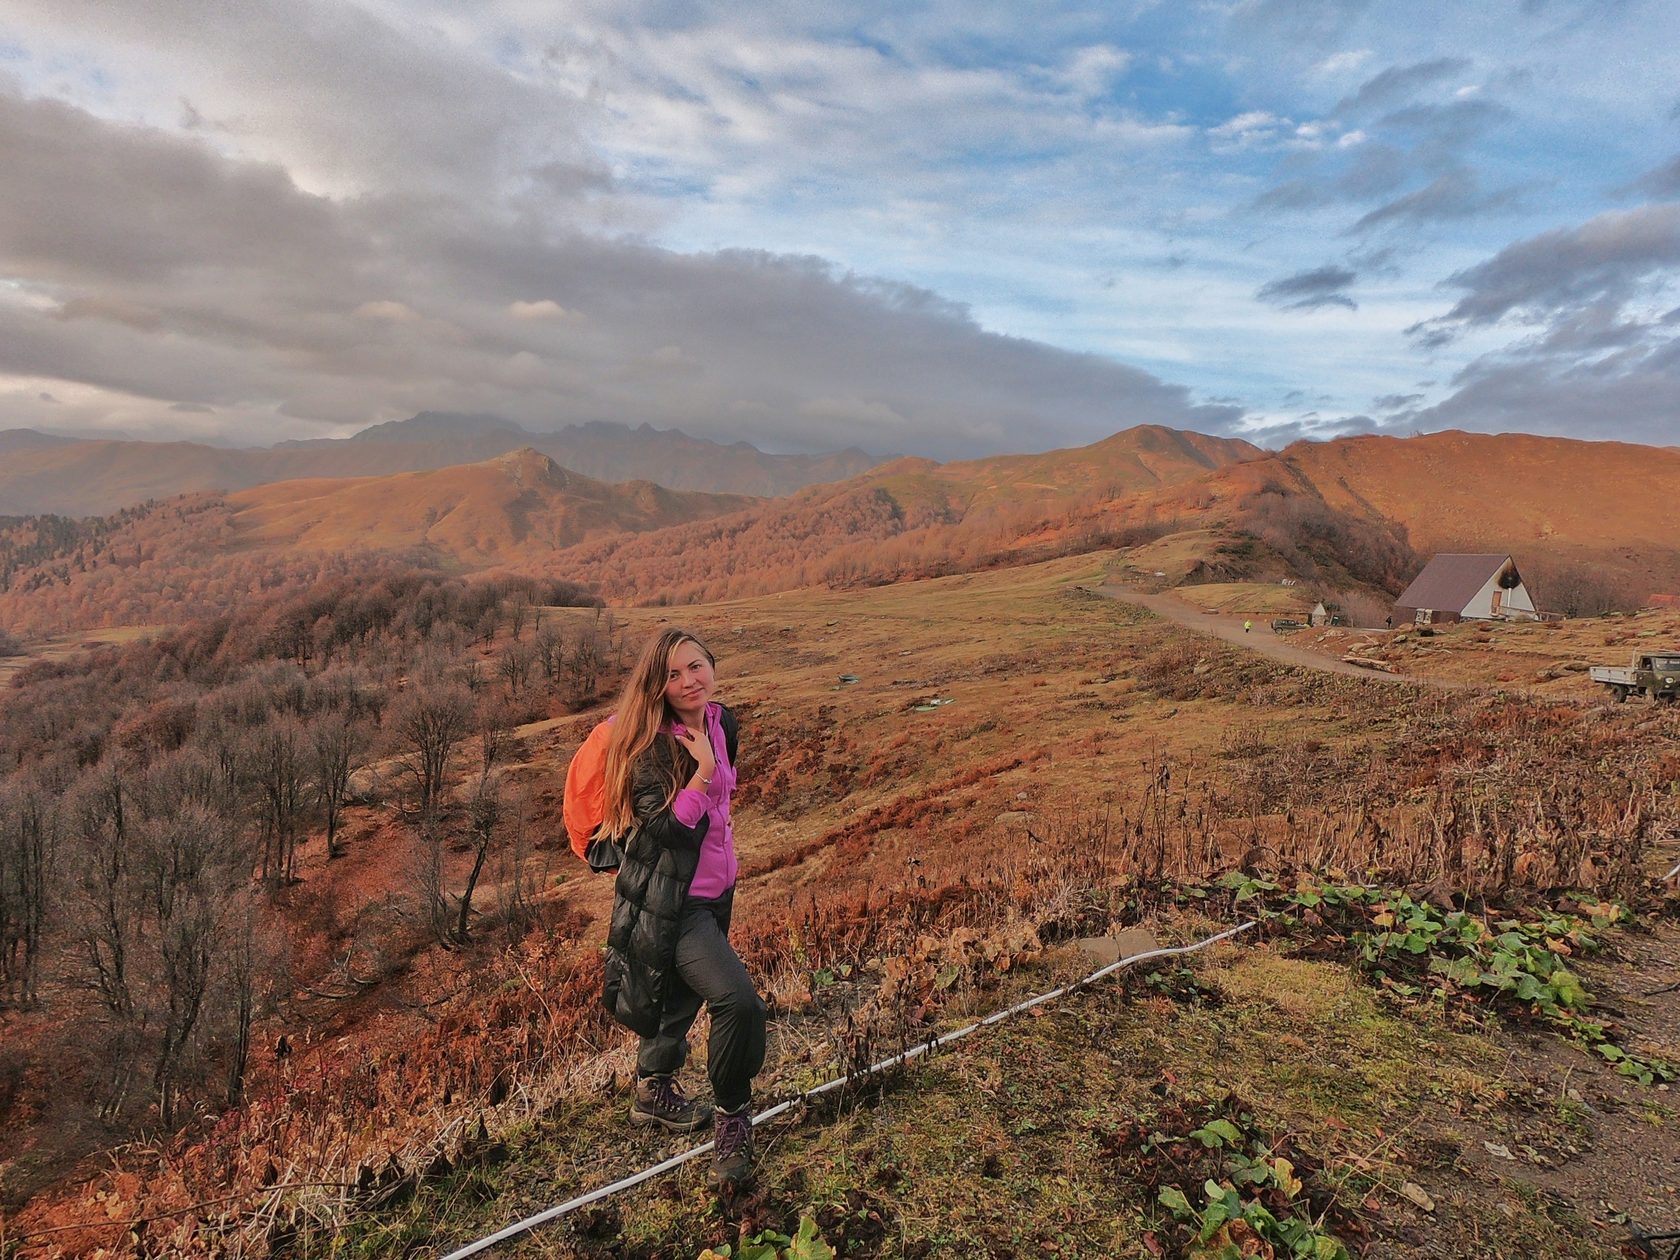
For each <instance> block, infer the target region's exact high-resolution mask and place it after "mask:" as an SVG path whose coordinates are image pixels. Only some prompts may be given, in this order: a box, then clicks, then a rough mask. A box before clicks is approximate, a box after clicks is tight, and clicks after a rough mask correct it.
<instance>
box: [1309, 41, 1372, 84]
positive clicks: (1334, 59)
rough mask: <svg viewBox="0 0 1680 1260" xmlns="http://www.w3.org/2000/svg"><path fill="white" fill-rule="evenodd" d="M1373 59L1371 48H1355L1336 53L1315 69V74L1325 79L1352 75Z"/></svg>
mask: <svg viewBox="0 0 1680 1260" xmlns="http://www.w3.org/2000/svg"><path fill="white" fill-rule="evenodd" d="M1370 59H1371V50H1370V49H1369V48H1355V49H1350V50H1348V51H1347V52H1339V53H1335V54H1333V55H1331V56H1329V57H1326V58H1325V59H1324V60H1323V61H1321V62H1319V63H1318V64H1317V65H1316V66H1314V67H1313V73H1314V74H1317V75H1321V76H1324V77H1326V78H1327V77H1329V76H1331V75H1337V74H1351V73H1353V72H1354V71H1355V70H1357V69H1359V68H1360V67H1361V66H1363V65H1364V64H1365V63H1366V62H1367V61H1369V60H1370Z"/></svg>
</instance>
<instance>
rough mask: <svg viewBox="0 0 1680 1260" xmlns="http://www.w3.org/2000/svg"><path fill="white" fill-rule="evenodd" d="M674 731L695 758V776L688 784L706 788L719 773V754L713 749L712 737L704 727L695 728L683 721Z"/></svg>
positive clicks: (679, 741)
mask: <svg viewBox="0 0 1680 1260" xmlns="http://www.w3.org/2000/svg"><path fill="white" fill-rule="evenodd" d="M702 721H704V719H702ZM672 733H673V734H674V735H676V737H677V742H678V743H680V744H681V745H682V746H683V747H684V748H686V749H688V755H689V756H690V757H693V758H694V763H695V769H694V778H693V779H690V780H689V783H688V786H689V787H698V788H701V789H704V788H705V787H706V786H707V785H709V784H710V783H711V781H712V776H713V775H714V774H716V773H717V754H716V753H714V752H713V751H712V737H711V736H710V735H708V734H707V733H706V731H705V730H704V728H702V729H700V730H695V729H693V728H692V727H690V726H687V725H686V724H684V723H681V722H679V723H677V726H676V729H675V731H673V732H672ZM696 779H698V780H700V782H696V781H695V780H696Z"/></svg>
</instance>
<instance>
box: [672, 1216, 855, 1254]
mask: <svg viewBox="0 0 1680 1260" xmlns="http://www.w3.org/2000/svg"><path fill="white" fill-rule="evenodd" d="M695 1260H834V1248H833V1247H830V1246H829V1245H828V1243H827V1242H825V1241H824V1240H823V1236H822V1233H821V1231H819V1230H818V1229H817V1222H816V1218H815V1217H811V1216H802V1217H800V1218H799V1228H798V1229H797V1230H795V1231H794V1233H793V1234H792V1236H789V1235H787V1234H782V1233H778V1232H776V1231H775V1230H773V1229H766V1230H760V1231H759V1232H758V1233H756V1234H754V1235H753V1236H752V1237H750V1238H743V1239H742V1240H741V1246H740V1249H739V1250H736V1249H735V1248H734V1247H732V1246H731V1245H730V1244H729V1243H724V1244H723V1245H722V1246H721V1247H707V1248H706V1249H705V1250H704V1251H702V1252H701V1253H700V1254H699V1255H698V1256H697V1257H695Z"/></svg>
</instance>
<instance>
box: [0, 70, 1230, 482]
mask: <svg viewBox="0 0 1680 1260" xmlns="http://www.w3.org/2000/svg"><path fill="white" fill-rule="evenodd" d="M0 148H3V149H4V150H5V151H6V152H7V155H8V162H9V171H8V174H9V176H10V177H9V178H8V179H7V180H6V181H4V183H0V275H6V276H10V277H13V278H14V279H15V280H16V281H18V282H19V283H21V284H22V286H23V289H24V292H25V293H26V295H27V297H28V298H29V299H30V300H28V301H21V302H20V301H15V300H14V301H8V300H6V299H5V298H3V297H0V371H9V372H12V373H16V374H18V375H20V376H25V377H40V378H45V379H61V380H67V381H75V382H81V383H84V384H89V385H95V386H99V387H102V388H104V389H108V390H112V391H117V392H120V393H123V394H126V395H132V396H135V397H138V398H141V399H150V400H155V403H156V413H157V414H158V416H159V418H160V419H163V418H164V417H166V416H167V415H169V414H173V415H175V416H176V417H177V418H180V417H182V416H191V415H206V414H210V413H211V412H212V411H213V412H214V413H215V414H216V415H217V416H218V418H219V420H222V421H226V422H227V423H238V422H240V421H242V420H243V421H245V422H247V423H256V422H258V421H259V420H261V419H262V418H264V417H266V424H265V429H266V430H267V431H269V432H272V433H274V434H276V435H282V434H283V435H298V436H302V435H306V434H307V433H309V432H311V431H312V429H313V431H319V425H321V424H333V425H348V424H357V423H366V422H369V421H372V420H375V419H382V418H386V417H389V416H391V415H397V414H404V413H408V412H412V411H418V410H421V409H423V408H437V409H445V410H453V411H464V412H494V413H498V414H502V415H506V416H509V417H510V418H512V419H516V420H518V421H520V422H522V423H524V424H526V425H528V426H530V427H533V428H537V429H541V428H546V427H555V426H558V425H560V424H565V423H577V422H583V421H588V420H626V419H632V420H637V421H641V420H646V421H651V422H652V423H655V424H658V425H679V424H680V425H681V426H682V427H684V428H685V429H688V430H690V431H692V432H696V433H699V434H704V435H718V436H722V435H729V436H741V437H746V438H748V439H750V440H754V441H757V442H759V443H760V444H763V445H766V446H772V447H780V448H782V449H787V448H789V447H804V448H811V447H828V446H834V445H844V444H847V443H850V442H857V443H860V444H862V445H864V446H866V447H871V448H873V449H876V450H879V451H911V452H918V453H926V454H930V455H936V456H944V457H949V456H952V455H956V454H963V453H973V452H974V451H976V450H1003V449H1022V448H1026V447H1033V446H1052V445H1058V444H1065V443H1068V442H1072V441H1085V440H1089V437H1090V435H1091V434H1093V433H1101V432H1109V431H1112V430H1114V429H1118V428H1122V427H1125V426H1127V425H1131V424H1136V423H1140V422H1145V421H1151V422H1159V423H1166V424H1172V425H1178V426H1182V427H1193V428H1200V429H1203V430H1211V431H1229V430H1230V429H1231V428H1232V427H1233V426H1234V425H1235V423H1236V421H1237V420H1238V418H1239V417H1240V415H1241V412H1240V410H1239V409H1238V408H1235V407H1230V406H1215V405H1197V404H1196V403H1195V402H1194V401H1193V400H1192V399H1191V398H1190V397H1189V395H1188V392H1187V391H1186V390H1184V389H1182V388H1180V387H1177V386H1173V385H1169V384H1167V383H1165V382H1163V381H1161V380H1159V379H1158V378H1156V377H1154V376H1152V375H1150V374H1149V373H1147V372H1143V371H1140V370H1137V369H1133V368H1129V367H1126V366H1124V365H1121V364H1119V363H1116V362H1114V361H1112V360H1109V359H1105V358H1102V357H1099V356H1096V355H1085V354H1075V353H1070V352H1066V351H1062V350H1058V349H1055V348H1052V347H1049V346H1046V345H1043V344H1040V343H1035V342H1031V341H1026V340H1022V339H1017V338H1010V337H1004V336H999V335H996V334H993V333H988V332H985V331H984V330H982V329H981V328H980V327H978V325H977V324H976V323H975V322H974V320H973V319H972V318H971V316H970V315H969V314H968V312H967V311H966V309H964V308H963V307H961V306H959V305H957V304H954V303H952V302H950V301H947V300H945V299H943V298H941V297H940V296H938V295H937V294H934V293H932V292H929V291H928V290H925V289H920V288H916V287H914V286H909V285H902V284H895V283H891V282H887V281H882V280H877V279H873V278H869V277H863V276H855V275H850V274H846V273H844V272H841V271H839V270H837V269H835V268H833V267H832V266H830V265H829V264H827V263H825V262H823V261H822V260H820V259H814V258H801V257H789V256H785V255H776V254H769V253H758V252H746V251H721V252H716V253H709V254H679V253H674V252H671V251H668V250H663V249H658V248H655V247H653V246H650V245H647V244H643V243H639V242H637V241H635V240H633V239H624V238H607V237H602V236H598V235H593V234H589V233H585V232H582V231H578V230H576V229H575V228H572V227H570V226H568V225H567V224H566V223H565V222H564V220H562V221H558V222H557V221H556V220H554V219H553V218H542V217H538V216H535V215H532V214H530V213H528V212H526V210H525V209H524V208H523V207H522V206H521V204H520V203H519V202H518V201H517V200H515V202H514V203H512V204H498V203H496V202H495V201H494V200H492V199H489V198H486V200H485V202H483V203H476V202H460V201H455V200H452V199H447V198H443V197H440V196H437V195H434V194H431V193H427V192H424V191H402V190H397V191H388V192H384V193H379V194H368V195H362V196H356V197H341V198H332V197H327V196H322V195H317V194H311V193H307V192H304V191H302V190H300V189H299V188H298V187H297V186H296V185H295V184H294V183H293V182H292V181H291V180H290V179H289V177H288V176H287V174H286V172H285V171H283V170H281V169H280V168H278V167H276V166H274V165H272V164H269V163H265V162H258V161H251V160H241V159H238V158H235V157H229V156H226V155H223V154H220V153H218V152H217V151H215V150H214V149H212V148H211V147H209V146H208V145H207V144H206V143H204V142H203V141H201V140H199V139H197V138H195V137H191V136H187V137H183V136H176V135H168V134H165V133H162V132H158V131H154V130H149V129H146V128H142V127H135V126H125V125H119V124H114V123H110V122H107V121H104V120H101V119H98V118H96V117H94V116H92V115H90V114H87V113H85V112H83V111H80V110H77V109H74V108H72V107H70V106H67V105H63V104H60V103H57V102H50V101H32V100H23V99H20V98H19V97H17V96H15V95H6V94H4V93H0ZM276 417H280V418H281V420H280V423H279V428H276V427H275V425H276V421H275V418H276ZM285 418H291V419H293V420H296V421H299V422H300V423H299V424H294V425H291V426H290V427H289V428H288V427H287V426H286V423H285ZM131 423H132V422H131Z"/></svg>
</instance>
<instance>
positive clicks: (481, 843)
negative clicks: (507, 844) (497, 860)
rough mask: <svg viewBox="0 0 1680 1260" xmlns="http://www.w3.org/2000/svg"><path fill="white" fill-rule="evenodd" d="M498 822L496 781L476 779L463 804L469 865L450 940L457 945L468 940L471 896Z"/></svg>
mask: <svg viewBox="0 0 1680 1260" xmlns="http://www.w3.org/2000/svg"><path fill="white" fill-rule="evenodd" d="M501 821H502V798H501V792H500V789H499V787H498V785H497V784H496V782H495V781H494V780H493V779H492V778H491V777H490V776H489V775H488V774H486V775H485V776H484V777H483V778H481V779H480V780H479V782H478V790H477V791H476V792H474V793H473V797H472V800H471V801H470V802H469V803H468V805H467V834H468V836H469V837H470V839H471V843H472V851H473V864H472V870H471V871H470V872H468V874H467V882H466V886H465V887H464V888H462V890H461V894H460V896H459V897H458V898H457V907H456V910H457V914H456V919H455V928H454V940H455V942H456V943H458V944H462V945H464V944H466V943H467V941H468V940H469V939H471V935H470V933H471V924H470V922H469V920H470V918H471V915H472V903H473V893H474V891H475V890H476V889H477V888H478V877H479V876H480V875H482V874H483V873H484V863H485V859H486V858H488V857H489V856H490V848H491V846H492V845H493V844H494V843H495V841H496V837H497V836H498V835H499V834H500V832H501Z"/></svg>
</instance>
